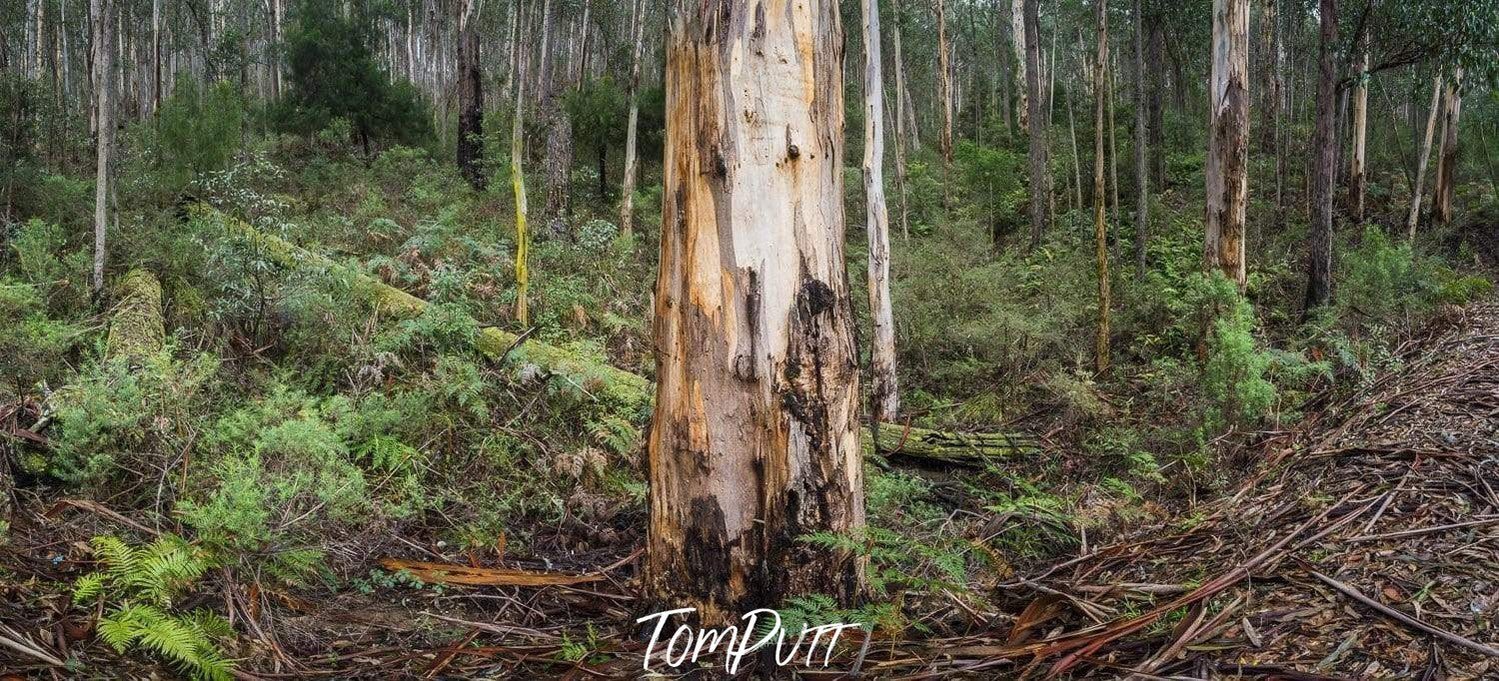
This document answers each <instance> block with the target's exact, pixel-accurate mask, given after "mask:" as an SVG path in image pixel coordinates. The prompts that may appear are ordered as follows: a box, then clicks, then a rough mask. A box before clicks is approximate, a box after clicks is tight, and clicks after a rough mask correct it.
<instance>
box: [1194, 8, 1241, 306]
mask: <svg viewBox="0 0 1499 681" xmlns="http://www.w3.org/2000/svg"><path fill="white" fill-rule="evenodd" d="M1212 58H1213V65H1212V78H1211V80H1210V81H1209V88H1208V158H1207V172H1206V176H1207V240H1206V243H1205V245H1204V249H1203V259H1204V265H1205V266H1206V267H1207V268H1208V269H1210V270H1211V269H1217V270H1220V271H1222V272H1223V274H1224V275H1225V276H1227V277H1228V278H1229V279H1232V280H1233V281H1234V283H1236V284H1238V286H1239V289H1240V290H1243V289H1244V213H1245V207H1246V205H1247V202H1248V198H1249V197H1248V194H1249V192H1248V187H1249V185H1248V174H1247V172H1246V171H1247V169H1248V164H1249V0H1214V2H1213V52H1212Z"/></svg>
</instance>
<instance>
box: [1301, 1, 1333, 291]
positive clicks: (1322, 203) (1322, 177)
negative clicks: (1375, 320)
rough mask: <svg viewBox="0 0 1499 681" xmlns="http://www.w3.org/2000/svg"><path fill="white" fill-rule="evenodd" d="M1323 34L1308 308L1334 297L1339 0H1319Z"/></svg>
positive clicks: (1313, 162)
mask: <svg viewBox="0 0 1499 681" xmlns="http://www.w3.org/2000/svg"><path fill="white" fill-rule="evenodd" d="M1318 14H1319V15H1320V18H1321V24H1322V25H1321V34H1320V39H1319V43H1318V51H1317V53H1318V56H1317V120H1316V124H1315V126H1314V128H1313V131H1312V158H1311V173H1310V174H1311V176H1312V186H1311V233H1310V235H1309V238H1308V244H1307V268H1306V271H1307V282H1306V309H1308V310H1310V309H1312V308H1315V307H1320V306H1322V305H1325V304H1327V302H1328V300H1330V299H1331V298H1332V187H1333V174H1334V173H1336V172H1337V167H1336V166H1335V165H1334V163H1335V159H1336V152H1337V149H1336V146H1337V139H1336V138H1335V137H1334V136H1333V123H1334V120H1333V119H1334V117H1335V116H1337V101H1336V99H1337V44H1338V2H1337V0H1320V5H1319V10H1318Z"/></svg>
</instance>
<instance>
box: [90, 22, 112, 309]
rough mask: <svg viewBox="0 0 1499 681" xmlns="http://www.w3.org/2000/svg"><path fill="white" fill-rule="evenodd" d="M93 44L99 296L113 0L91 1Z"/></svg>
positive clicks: (106, 204)
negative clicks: (96, 121)
mask: <svg viewBox="0 0 1499 681" xmlns="http://www.w3.org/2000/svg"><path fill="white" fill-rule="evenodd" d="M92 8H93V13H92V17H93V19H94V36H95V37H94V41H95V45H96V46H97V48H96V50H95V54H96V55H97V56H96V59H95V61H94V83H95V98H96V102H97V103H96V108H97V111H98V119H99V121H98V127H99V134H98V136H97V138H96V143H95V150H96V152H97V155H96V166H95V181H94V272H93V290H94V295H95V296H96V297H97V296H99V295H101V294H102V293H103V291H104V261H105V259H106V256H107V253H108V251H107V244H106V240H107V232H108V225H109V160H110V152H111V147H112V146H113V144H114V101H113V98H112V95H113V90H114V80H115V79H114V57H115V50H114V38H115V35H114V31H115V22H114V18H113V13H114V2H113V0H92Z"/></svg>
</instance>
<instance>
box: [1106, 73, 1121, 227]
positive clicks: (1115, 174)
mask: <svg viewBox="0 0 1499 681" xmlns="http://www.w3.org/2000/svg"><path fill="white" fill-rule="evenodd" d="M1112 60H1113V57H1112V56H1111V57H1110V62H1109V66H1108V70H1107V71H1106V72H1105V73H1106V75H1105V76H1104V82H1105V83H1107V84H1108V99H1107V100H1105V101H1107V102H1108V105H1109V113H1108V118H1107V119H1106V121H1105V123H1106V125H1107V127H1108V130H1109V206H1110V209H1109V210H1110V212H1109V218H1110V219H1111V220H1112V221H1113V223H1114V225H1115V226H1118V225H1120V224H1122V223H1120V222H1119V143H1118V141H1117V140H1115V139H1114V97H1115V94H1116V93H1115V92H1114V86H1115V83H1114V70H1115V69H1114V64H1113V61H1112ZM1118 247H1119V244H1118V242H1117V241H1116V242H1115V243H1114V245H1113V248H1116V249H1117V248H1118ZM1116 255H1117V253H1116Z"/></svg>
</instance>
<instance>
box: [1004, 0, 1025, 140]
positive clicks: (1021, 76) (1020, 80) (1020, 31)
mask: <svg viewBox="0 0 1499 681" xmlns="http://www.w3.org/2000/svg"><path fill="white" fill-rule="evenodd" d="M1024 5H1025V0H1011V3H1010V6H1011V8H1010V9H1011V14H1010V24H1011V30H1010V45H1011V46H1012V48H1013V49H1014V50H1015V93H1016V99H1015V106H1016V109H1017V110H1018V112H1019V114H1020V116H1019V119H1020V132H1022V133H1024V132H1025V131H1027V130H1029V129H1030V128H1029V124H1030V111H1029V105H1028V104H1026V94H1025V91H1026V80H1025V9H1024ZM1006 106H1008V104H1006Z"/></svg>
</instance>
